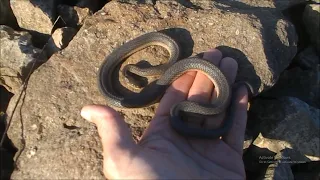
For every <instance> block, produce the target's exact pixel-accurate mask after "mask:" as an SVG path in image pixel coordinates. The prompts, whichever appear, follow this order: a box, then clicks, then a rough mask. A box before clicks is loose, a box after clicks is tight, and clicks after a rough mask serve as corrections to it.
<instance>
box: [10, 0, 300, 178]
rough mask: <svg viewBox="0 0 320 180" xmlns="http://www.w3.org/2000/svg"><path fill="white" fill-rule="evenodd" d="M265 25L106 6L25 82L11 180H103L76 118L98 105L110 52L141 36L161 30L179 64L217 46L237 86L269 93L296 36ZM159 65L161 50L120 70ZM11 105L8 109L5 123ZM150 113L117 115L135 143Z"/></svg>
mask: <svg viewBox="0 0 320 180" xmlns="http://www.w3.org/2000/svg"><path fill="white" fill-rule="evenodd" d="M265 17H266V18H268V21H263V23H262V21H261V20H259V18H257V17H256V16H254V15H252V14H249V15H247V14H246V13H236V12H224V11H221V10H219V9H215V8H213V7H211V8H204V9H203V10H199V9H198V10H195V9H192V8H185V7H184V6H182V5H180V4H178V3H177V2H175V1H161V2H159V1H158V2H157V3H156V4H155V5H154V6H153V5H134V4H128V3H123V4H122V3H119V2H117V1H111V2H109V3H108V4H107V5H106V6H105V7H104V8H103V9H102V10H100V11H99V12H97V13H96V14H95V15H94V16H92V17H89V18H88V19H86V21H85V23H84V25H83V27H82V28H81V29H80V31H79V32H78V33H77V35H76V36H75V37H74V39H73V40H72V41H71V42H70V44H69V46H68V47H67V48H66V49H64V50H63V51H62V52H61V53H58V54H54V55H53V56H52V57H51V58H50V59H49V61H48V62H46V63H45V64H43V65H42V66H41V67H40V68H39V69H37V70H36V71H35V72H34V73H33V74H32V76H31V78H30V81H29V83H28V88H27V90H26V93H25V94H24V96H23V98H22V101H20V103H19V106H18V108H17V110H16V112H15V114H14V116H13V121H12V126H11V128H10V130H9V132H8V136H9V137H10V138H11V140H12V142H13V143H14V145H15V146H17V147H18V148H19V149H20V152H21V156H20V157H19V158H18V159H16V162H17V169H16V170H15V172H14V173H13V175H12V177H11V178H12V179H22V178H25V179H33V178H37V179H40V178H41V179H49V178H50V179H58V178H59V179H61V178H63V179H71V178H72V179H93V178H99V179H101V178H103V175H102V156H101V145H100V140H99V137H98V135H97V131H96V128H95V127H94V126H93V125H92V124H90V123H88V122H86V121H85V120H84V119H82V118H81V117H80V110H81V108H82V107H83V106H84V105H87V104H91V103H96V104H106V102H105V99H104V97H103V96H102V95H101V94H100V92H99V90H98V86H97V72H98V68H99V66H100V65H101V63H102V61H103V60H104V58H105V56H106V55H108V54H109V53H111V52H112V51H113V50H114V49H115V48H117V47H118V46H120V45H121V44H123V43H125V42H126V41H128V40H130V39H132V38H134V37H137V36H139V35H142V34H144V33H146V32H151V31H158V30H163V29H166V30H165V31H164V32H165V33H168V34H169V35H171V36H173V37H174V38H176V39H177V41H178V42H180V43H181V46H182V50H183V55H184V56H185V57H187V56H190V55H191V54H197V53H200V52H202V51H206V50H208V49H210V48H214V47H217V46H220V49H222V51H224V53H225V54H224V55H230V56H233V57H235V58H237V60H238V61H239V64H240V65H239V67H240V70H239V77H238V80H241V79H246V80H249V81H250V83H251V84H252V85H253V86H254V90H255V92H256V93H258V92H260V91H263V90H264V89H267V88H269V87H271V86H272V85H273V84H274V83H275V81H276V79H277V77H278V76H279V74H280V73H281V72H282V71H283V69H285V68H286V67H287V66H288V64H289V63H290V61H291V59H292V57H293V56H294V54H295V52H296V47H295V43H296V36H295V31H294V29H293V26H292V25H291V24H290V23H288V22H287V21H285V20H284V19H281V18H280V17H278V16H275V15H273V14H272V13H270V12H265ZM268 23H269V24H268ZM269 27H272V28H271V29H268V28H269ZM275 45H276V46H275ZM166 57H167V53H165V52H164V51H163V50H162V49H161V48H156V47H151V48H148V49H146V50H143V51H142V52H139V53H137V54H136V55H134V56H133V57H131V58H129V59H128V62H136V61H138V60H140V59H147V60H150V61H151V63H152V64H159V63H160V62H164V61H165V59H166ZM121 82H122V81H121V78H120V83H121ZM115 83H116V84H119V82H118V81H116V82H115ZM123 85H125V84H123ZM16 100H17V96H15V97H14V98H12V100H11V102H10V105H9V108H8V114H9V115H10V114H11V112H12V110H13V108H14V105H15V102H16ZM154 109H155V106H151V107H147V108H143V109H131V110H119V112H120V113H121V114H122V115H123V116H124V118H125V120H126V121H127V123H128V125H129V126H130V127H131V128H132V130H133V136H134V138H135V139H138V137H139V136H140V135H141V132H142V130H143V129H144V128H145V127H146V126H147V124H148V122H149V121H150V120H151V118H152V116H153V115H154Z"/></svg>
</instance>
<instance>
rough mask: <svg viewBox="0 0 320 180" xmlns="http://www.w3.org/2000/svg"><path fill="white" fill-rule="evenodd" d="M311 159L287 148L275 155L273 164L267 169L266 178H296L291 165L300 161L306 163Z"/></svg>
mask: <svg viewBox="0 0 320 180" xmlns="http://www.w3.org/2000/svg"><path fill="white" fill-rule="evenodd" d="M309 161H310V160H309V159H308V158H306V157H305V156H303V155H301V154H299V153H298V152H296V151H294V150H292V149H289V148H286V149H284V150H282V151H281V152H279V153H278V154H276V155H275V157H274V160H273V162H272V164H270V165H269V166H268V168H267V170H266V173H265V176H264V179H270V180H271V179H272V180H273V179H275V180H282V179H294V175H293V172H292V170H291V166H292V165H294V164H299V163H306V162H309Z"/></svg>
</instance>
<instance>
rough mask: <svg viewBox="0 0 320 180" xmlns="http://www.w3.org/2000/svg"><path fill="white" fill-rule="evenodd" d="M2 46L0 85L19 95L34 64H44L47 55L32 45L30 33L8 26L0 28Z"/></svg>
mask: <svg viewBox="0 0 320 180" xmlns="http://www.w3.org/2000/svg"><path fill="white" fill-rule="evenodd" d="M0 44H1V54H0V63H1V66H0V85H2V86H4V87H5V88H6V89H7V90H8V91H10V92H12V93H17V92H18V90H19V88H20V87H21V85H22V82H23V81H24V79H25V78H26V76H27V74H28V72H29V71H30V69H31V68H32V64H33V63H34V62H35V61H37V62H36V66H37V65H39V64H41V63H43V62H44V61H45V60H46V55H45V54H44V53H43V52H41V50H40V49H38V48H35V47H34V46H33V45H32V43H31V35H30V34H29V33H28V32H23V31H22V32H18V31H14V30H13V29H11V28H10V27H8V26H3V25H1V26H0ZM36 66H35V67H36Z"/></svg>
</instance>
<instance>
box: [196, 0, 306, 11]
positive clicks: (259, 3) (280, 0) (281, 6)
mask: <svg viewBox="0 0 320 180" xmlns="http://www.w3.org/2000/svg"><path fill="white" fill-rule="evenodd" d="M193 1H196V0H193ZM215 2H217V3H221V4H223V5H225V6H230V7H232V8H240V9H243V8H260V10H263V9H264V10H267V9H269V10H277V11H278V12H281V11H283V10H285V9H287V8H290V7H292V6H294V5H297V4H300V3H306V2H307V0H272V1H270V0H216V1H215ZM262 8H263V9H262Z"/></svg>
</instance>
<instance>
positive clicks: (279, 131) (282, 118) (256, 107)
mask: <svg viewBox="0 0 320 180" xmlns="http://www.w3.org/2000/svg"><path fill="white" fill-rule="evenodd" d="M319 113H320V110H319V109H317V108H314V107H312V106H309V105H308V104H306V103H305V102H303V101H301V100H299V99H297V98H293V97H282V98H279V99H273V100H262V99H257V100H255V101H254V102H253V103H252V105H251V110H250V118H249V119H248V121H251V122H253V121H254V122H255V123H256V126H255V127H254V128H253V129H254V130H255V131H256V133H259V132H261V134H259V136H258V137H257V138H256V139H255V140H254V142H253V144H254V145H255V146H258V147H260V148H267V149H269V150H270V151H273V152H275V153H279V152H280V151H281V150H283V149H285V148H291V149H293V150H295V151H298V152H299V153H300V154H302V155H305V156H307V157H308V158H309V159H311V160H319V159H320V154H319V153H320V137H319V130H320V116H319Z"/></svg>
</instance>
